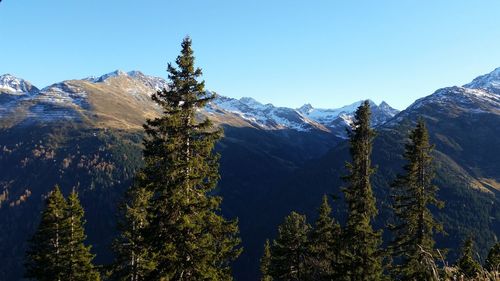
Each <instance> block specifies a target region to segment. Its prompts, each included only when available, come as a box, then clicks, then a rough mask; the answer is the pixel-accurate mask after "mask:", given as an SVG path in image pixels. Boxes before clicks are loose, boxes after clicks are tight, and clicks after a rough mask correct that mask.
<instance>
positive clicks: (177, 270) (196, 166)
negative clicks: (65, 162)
mask: <svg viewBox="0 0 500 281" xmlns="http://www.w3.org/2000/svg"><path fill="white" fill-rule="evenodd" d="M176 64H177V67H174V66H172V65H171V64H169V65H168V72H169V79H170V84H169V87H168V89H163V90H162V91H159V92H157V93H156V94H154V95H153V100H154V101H155V102H156V103H157V104H158V105H159V106H161V107H162V110H163V114H162V116H160V117H158V118H155V119H150V120H147V122H146V124H145V125H144V129H145V132H146V137H145V140H144V160H145V167H144V169H143V170H142V172H141V173H142V176H141V177H139V180H138V185H139V186H141V187H144V188H146V189H147V190H148V191H150V192H151V194H152V197H151V200H150V201H151V202H150V206H149V208H148V210H149V216H150V217H149V218H150V223H149V224H148V226H147V229H146V231H145V241H146V244H147V246H148V249H150V250H151V253H152V254H153V255H154V258H155V260H154V261H155V263H156V266H155V268H154V269H153V271H152V272H151V274H150V275H149V277H148V279H150V280H151V279H154V280H231V279H232V277H231V269H230V263H231V262H232V261H233V260H234V259H236V257H237V256H238V255H239V254H240V249H238V244H239V243H240V240H239V238H238V236H237V234H238V227H237V221H227V220H225V219H224V218H223V217H222V216H221V215H220V214H219V205H220V203H221V198H220V197H217V196H213V195H210V194H209V192H211V191H212V190H213V189H214V188H215V186H216V185H217V181H218V179H219V174H218V169H219V164H218V161H219V156H218V155H216V154H214V153H213V149H214V145H215V142H216V141H217V140H218V139H219V138H220V137H221V131H220V130H215V129H214V128H213V127H212V123H211V122H210V121H209V120H208V119H205V120H202V121H200V122H199V121H197V120H196V115H195V114H196V110H197V109H199V108H202V107H203V106H205V105H206V104H207V102H209V101H210V100H212V99H213V98H214V95H212V94H210V93H208V92H206V91H205V90H204V82H198V81H197V79H198V78H199V77H200V76H201V74H202V72H201V69H199V68H195V66H194V56H193V51H192V49H191V40H190V39H189V38H186V39H185V40H184V41H183V42H182V51H181V55H180V56H179V57H177V60H176Z"/></svg>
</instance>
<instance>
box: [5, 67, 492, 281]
mask: <svg viewBox="0 0 500 281" xmlns="http://www.w3.org/2000/svg"><path fill="white" fill-rule="evenodd" d="M167 86H168V85H167V83H166V81H165V80H164V79H162V78H158V77H152V76H148V75H145V74H143V73H141V72H139V71H131V72H122V71H114V72H111V73H108V74H105V75H102V76H96V77H88V78H84V79H77V80H67V81H62V82H58V83H55V84H53V85H50V86H48V87H45V88H43V89H39V88H37V87H36V86H34V85H32V84H31V83H30V82H28V81H27V80H24V79H21V78H16V77H14V76H12V75H8V74H7V75H2V76H0V167H2V169H0V280H14V281H16V280H20V279H21V276H22V259H23V253H24V249H25V246H26V240H27V239H28V238H29V237H30V236H31V234H32V233H33V231H34V229H35V227H36V225H37V223H38V220H39V214H40V210H41V208H42V206H43V198H44V196H46V194H47V192H49V190H50V189H51V188H52V187H53V185H54V184H59V185H61V187H62V190H63V192H64V193H65V194H67V193H68V192H69V191H70V190H72V189H73V188H76V189H77V190H78V191H79V194H80V197H81V198H82V204H83V206H84V208H85V211H86V219H87V225H86V230H87V233H88V242H89V243H91V244H92V245H93V251H94V252H95V253H96V254H97V258H96V262H98V263H101V264H106V263H109V262H110V261H111V260H112V255H111V253H110V249H109V246H110V244H111V241H112V239H113V236H114V235H115V234H116V210H117V204H118V202H120V200H121V198H122V195H123V192H124V190H125V189H126V188H128V186H130V184H131V182H132V180H133V177H134V175H135V172H136V171H137V170H138V169H139V168H140V167H141V165H142V155H141V140H142V124H143V123H144V120H145V119H146V118H150V117H153V116H155V115H157V114H159V112H160V108H158V107H157V106H156V105H155V104H154V103H153V102H152V101H151V99H150V96H151V94H152V93H154V92H155V91H157V90H159V89H162V88H164V87H167ZM389 102H390V101H389ZM359 103H360V101H357V102H354V103H353V104H351V105H347V106H344V107H342V108H338V109H316V108H314V107H312V106H311V105H309V104H306V105H304V106H302V107H300V108H297V109H294V108H286V107H276V106H274V105H272V104H262V103H259V102H258V101H256V100H254V99H252V98H241V99H234V98H229V97H225V96H218V97H217V98H216V99H215V100H214V101H213V102H212V103H210V104H208V105H207V106H206V107H205V108H204V109H203V110H200V112H199V114H200V116H207V117H209V118H210V119H212V120H213V121H214V122H215V123H216V124H217V125H219V126H222V127H223V128H224V138H223V139H222V140H221V141H220V142H219V143H218V145H217V147H216V149H217V151H218V152H219V153H221V168H220V172H221V181H220V183H219V185H218V188H217V191H216V192H217V193H218V194H220V195H221V196H223V204H222V212H223V214H224V215H225V216H227V217H238V218H239V225H240V230H241V236H242V240H243V246H244V248H245V251H244V253H243V255H242V256H241V257H240V258H239V259H238V261H237V262H236V263H235V265H234V274H235V279H236V280H244V281H245V280H256V279H258V260H259V258H260V255H261V253H262V246H263V243H264V239H265V238H272V237H273V236H274V235H275V234H276V226H277V224H279V223H280V222H281V220H282V219H283V217H284V216H285V215H286V214H287V213H288V212H289V211H290V210H298V211H300V212H303V213H305V214H307V215H308V218H309V219H313V218H314V215H315V209H316V208H317V206H319V203H320V201H321V196H322V195H323V194H325V193H326V194H333V195H335V196H334V197H336V196H340V197H342V196H341V194H342V193H341V191H340V189H341V187H342V186H343V182H342V181H341V180H340V176H341V175H343V174H345V172H346V171H345V169H344V164H345V161H349V154H348V143H347V141H346V140H345V138H346V127H347V126H348V125H349V124H351V123H352V120H353V112H354V111H355V109H356V107H357V106H358V105H359ZM370 103H371V105H372V112H373V115H372V125H373V126H374V127H375V129H376V131H377V137H376V139H375V143H374V149H373V160H374V163H375V164H376V165H378V170H377V173H376V174H375V176H374V177H373V186H374V191H375V194H376V196H377V203H378V205H379V209H380V215H379V216H378V219H377V222H376V223H377V226H378V227H380V228H382V227H384V226H385V225H384V223H386V222H387V221H390V219H391V213H390V211H389V210H388V208H387V205H388V202H389V201H388V193H389V186H390V182H391V181H392V180H393V179H394V177H395V175H396V174H397V173H398V172H400V171H401V167H402V165H403V164H404V161H403V159H402V157H401V153H402V151H403V148H404V144H405V142H406V140H407V134H408V132H409V130H410V129H411V127H412V126H413V125H414V122H415V120H417V119H418V118H420V117H422V118H424V119H425V121H426V123H427V125H428V128H429V132H430V137H431V142H432V143H433V144H435V145H436V151H435V154H434V157H435V159H436V161H435V163H436V182H435V183H436V185H438V186H439V187H440V192H439V197H440V198H441V199H442V200H444V201H445V202H446V207H445V208H444V209H443V210H441V211H439V212H436V215H437V216H438V218H439V219H440V221H442V222H443V223H444V226H445V230H446V231H447V233H448V236H446V237H439V239H438V245H439V246H441V247H446V248H449V249H450V253H449V255H448V258H449V261H450V262H453V260H454V258H455V257H456V254H457V251H456V250H457V249H458V248H459V245H460V244H461V242H462V239H463V238H464V237H466V236H467V235H469V234H473V235H474V236H475V238H476V241H477V245H478V251H479V253H480V254H481V257H482V258H484V254H485V251H486V249H487V248H488V247H489V246H490V245H491V244H492V243H493V242H495V241H497V237H498V236H499V235H500V201H499V199H498V197H499V196H500V170H499V169H498V167H500V68H498V69H496V70H494V71H493V72H491V73H489V74H486V75H482V76H479V77H477V78H476V79H474V80H473V81H472V82H471V83H469V84H466V85H464V86H462V87H457V86H455V87H449V88H443V89H439V90H437V91H436V92H434V93H433V94H431V95H429V96H426V97H423V98H421V99H419V100H417V101H415V102H414V103H413V104H412V105H410V106H409V107H408V108H406V109H405V110H403V111H401V112H399V111H398V110H396V109H393V108H391V107H390V106H389V105H388V104H387V103H385V102H382V103H381V104H379V105H376V104H374V103H373V102H370ZM334 210H335V215H336V217H337V218H338V219H339V220H340V221H343V219H344V217H345V213H344V211H343V210H344V208H343V205H342V200H340V201H338V202H335V204H334ZM386 236H387V234H386ZM386 238H387V237H386Z"/></svg>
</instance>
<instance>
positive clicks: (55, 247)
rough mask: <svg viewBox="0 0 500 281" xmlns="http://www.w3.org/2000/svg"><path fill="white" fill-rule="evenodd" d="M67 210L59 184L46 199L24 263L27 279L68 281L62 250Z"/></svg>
mask: <svg viewBox="0 0 500 281" xmlns="http://www.w3.org/2000/svg"><path fill="white" fill-rule="evenodd" d="M65 211H66V201H65V200H64V197H63V195H62V193H61V190H60V189H59V187H58V186H57V185H56V186H55V187H54V190H53V191H52V192H51V193H50V194H49V195H48V197H47V199H46V206H45V209H44V210H43V212H42V219H41V221H40V224H39V226H38V229H37V231H36V233H35V235H34V236H33V238H32V239H31V240H30V241H29V248H28V250H27V252H26V262H25V268H26V274H25V277H26V278H28V279H35V280H39V281H62V280H66V275H64V269H65V265H66V261H65V257H64V253H63V250H62V248H63V241H62V237H63V235H62V232H63V227H64V225H65V219H66V215H65Z"/></svg>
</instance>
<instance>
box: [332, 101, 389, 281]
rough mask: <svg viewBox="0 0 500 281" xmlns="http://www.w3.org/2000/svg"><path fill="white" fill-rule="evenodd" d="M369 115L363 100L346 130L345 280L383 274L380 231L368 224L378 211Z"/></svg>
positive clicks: (343, 268) (373, 135)
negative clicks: (374, 192) (349, 128)
mask: <svg viewBox="0 0 500 281" xmlns="http://www.w3.org/2000/svg"><path fill="white" fill-rule="evenodd" d="M370 116H371V112H370V104H369V102H368V101H365V102H364V103H363V104H361V105H360V106H359V107H358V109H357V110H356V113H355V121H354V124H353V126H352V131H348V132H349V138H350V140H349V142H350V152H351V157H352V161H351V162H350V163H347V164H346V168H347V169H348V171H349V174H348V175H347V176H345V177H344V180H346V182H347V183H348V186H347V187H346V188H344V189H343V191H344V195H345V200H346V203H347V207H348V218H347V224H346V227H345V230H344V235H343V244H344V248H343V249H342V263H343V265H342V270H343V273H342V275H343V278H345V279H347V280H356V281H357V280H381V278H382V276H383V270H382V257H381V249H380V245H381V243H382V240H381V234H380V232H377V231H374V230H373V227H372V220H373V219H374V218H375V216H376V215H377V212H378V211H377V207H376V205H375V197H374V195H373V191H372V187H371V183H370V177H371V175H372V174H373V173H374V172H375V169H374V168H373V167H372V165H371V159H370V156H371V152H372V142H373V139H374V137H375V132H374V131H373V129H372V128H371V127H370Z"/></svg>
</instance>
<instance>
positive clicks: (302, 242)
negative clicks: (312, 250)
mask: <svg viewBox="0 0 500 281" xmlns="http://www.w3.org/2000/svg"><path fill="white" fill-rule="evenodd" d="M310 228H311V226H309V225H308V224H307V222H306V217H305V216H304V215H300V214H298V213H296V212H292V213H291V214H290V215H288V216H287V217H286V218H285V221H284V222H283V223H282V224H281V225H280V226H279V227H278V237H277V238H276V239H275V240H274V241H273V245H272V248H271V253H272V255H271V265H270V272H271V274H270V275H271V276H272V277H273V279H275V280H283V281H291V280H294V281H299V280H300V281H304V280H307V278H308V277H309V275H310V273H309V272H308V271H307V266H306V259H307V254H308V253H307V246H308V235H309V231H310Z"/></svg>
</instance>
